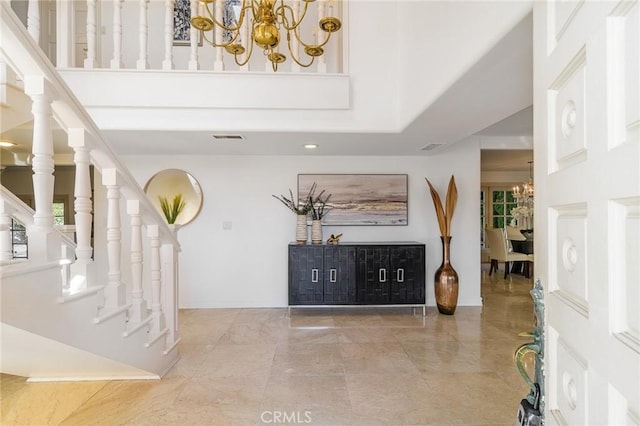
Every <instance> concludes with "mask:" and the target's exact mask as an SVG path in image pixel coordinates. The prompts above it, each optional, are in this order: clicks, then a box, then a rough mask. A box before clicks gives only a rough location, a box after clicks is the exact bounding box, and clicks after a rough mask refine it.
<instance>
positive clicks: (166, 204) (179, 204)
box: [158, 194, 187, 225]
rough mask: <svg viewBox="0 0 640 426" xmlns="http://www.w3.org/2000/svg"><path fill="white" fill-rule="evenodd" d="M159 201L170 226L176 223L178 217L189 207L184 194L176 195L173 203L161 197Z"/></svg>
mask: <svg viewBox="0 0 640 426" xmlns="http://www.w3.org/2000/svg"><path fill="white" fill-rule="evenodd" d="M158 200H159V201H160V208H161V209H162V213H163V214H164V217H165V219H166V220H167V223H168V224H169V225H173V224H175V223H176V220H177V219H178V216H179V215H180V213H182V211H183V210H184V208H185V207H186V206H187V202H186V201H185V200H184V199H183V198H182V194H176V196H175V197H173V200H172V201H169V199H168V198H167V197H164V196H162V195H159V196H158Z"/></svg>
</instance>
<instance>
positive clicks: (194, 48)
mask: <svg viewBox="0 0 640 426" xmlns="http://www.w3.org/2000/svg"><path fill="white" fill-rule="evenodd" d="M199 3H200V2H198V1H192V2H191V17H194V16H197V15H198V4H199ZM189 31H190V35H189V36H190V38H191V56H190V57H189V71H197V70H198V69H200V65H199V64H198V36H199V34H200V31H198V30H197V29H195V28H194V27H193V25H192V26H191V29H190V30H189Z"/></svg>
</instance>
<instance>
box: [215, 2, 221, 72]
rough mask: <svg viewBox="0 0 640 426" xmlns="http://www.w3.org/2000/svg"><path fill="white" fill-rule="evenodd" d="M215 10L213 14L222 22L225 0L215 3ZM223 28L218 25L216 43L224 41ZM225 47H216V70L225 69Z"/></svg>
mask: <svg viewBox="0 0 640 426" xmlns="http://www.w3.org/2000/svg"><path fill="white" fill-rule="evenodd" d="M214 7H215V9H214V11H213V14H214V16H215V17H216V20H217V21H218V22H222V14H223V12H224V11H223V7H224V2H223V1H217V2H215V3H214ZM222 33H223V31H222V28H220V27H219V26H217V25H216V35H215V37H216V43H221V42H222V35H223V34H222ZM223 49H224V48H223V47H216V60H215V62H214V63H213V70H214V71H224V56H223V53H224V52H223Z"/></svg>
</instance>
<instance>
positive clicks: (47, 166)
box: [25, 76, 54, 228]
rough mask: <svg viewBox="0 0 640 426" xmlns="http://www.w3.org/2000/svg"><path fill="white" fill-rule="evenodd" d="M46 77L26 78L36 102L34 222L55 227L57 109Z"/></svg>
mask: <svg viewBox="0 0 640 426" xmlns="http://www.w3.org/2000/svg"><path fill="white" fill-rule="evenodd" d="M46 84H47V83H46V81H45V80H44V78H43V77H40V76H27V77H26V78H25V93H27V94H28V95H29V96H30V97H31V100H32V101H33V104H32V106H31V111H32V113H33V146H32V152H33V162H32V167H33V192H34V201H35V204H36V213H35V215H34V217H33V220H34V223H35V225H36V226H37V227H40V228H53V182H54V178H53V170H54V162H53V130H52V126H51V120H52V118H53V111H52V109H51V100H50V99H49V97H48V95H47V94H46V93H45V90H46V89H45V85H46Z"/></svg>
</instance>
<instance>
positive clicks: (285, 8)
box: [275, 1, 309, 31]
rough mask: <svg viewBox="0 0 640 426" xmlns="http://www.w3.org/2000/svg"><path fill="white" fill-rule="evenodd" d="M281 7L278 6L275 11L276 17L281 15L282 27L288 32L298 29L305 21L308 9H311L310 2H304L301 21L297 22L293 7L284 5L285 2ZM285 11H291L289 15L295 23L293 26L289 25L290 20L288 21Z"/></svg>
mask: <svg viewBox="0 0 640 426" xmlns="http://www.w3.org/2000/svg"><path fill="white" fill-rule="evenodd" d="M280 3H281V4H280V6H278V7H277V8H276V10H275V13H276V15H279V16H281V17H282V26H283V27H284V28H285V29H286V30H287V31H291V30H295V29H296V28H298V26H299V25H300V24H301V23H302V21H303V20H304V17H305V15H306V14H307V9H308V8H309V2H308V1H304V2H303V3H304V9H302V14H301V15H300V19H298V20H297V21H296V17H295V14H294V13H293V9H292V8H291V6H289V5H286V4H284V2H282V1H281V2H280ZM285 11H289V13H290V14H291V22H293V24H292V25H289V20H288V19H287V16H286V13H285Z"/></svg>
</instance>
